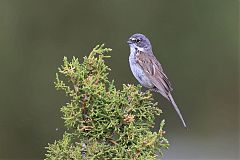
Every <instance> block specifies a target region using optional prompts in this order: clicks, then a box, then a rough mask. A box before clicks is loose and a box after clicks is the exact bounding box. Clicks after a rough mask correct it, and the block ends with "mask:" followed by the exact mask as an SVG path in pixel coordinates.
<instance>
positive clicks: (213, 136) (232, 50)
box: [0, 0, 239, 160]
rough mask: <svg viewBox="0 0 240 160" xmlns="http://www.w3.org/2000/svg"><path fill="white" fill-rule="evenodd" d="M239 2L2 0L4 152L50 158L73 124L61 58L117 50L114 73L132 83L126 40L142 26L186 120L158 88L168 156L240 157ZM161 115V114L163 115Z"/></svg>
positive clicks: (0, 130)
mask: <svg viewBox="0 0 240 160" xmlns="http://www.w3.org/2000/svg"><path fill="white" fill-rule="evenodd" d="M238 7H239V3H238V1H237V0H181V1H180V0H151V1H147V0H146V1H140V0H132V1H128V0H121V1H119V0H111V1H110V0H109V1H107V0H98V1H80V0H78V1H77V0H61V1H56V0H55V1H47V0H42V1H36V0H0V73H1V78H0V87H1V90H0V97H1V100H0V159H43V157H44V154H45V153H46V150H45V149H44V147H45V146H47V143H52V142H54V140H55V139H56V140H58V139H60V138H61V136H62V133H63V132H64V130H65V128H64V126H63V120H62V119H61V113H60V107H61V106H62V105H63V104H65V103H66V101H67V100H66V98H65V96H64V93H62V92H57V91H55V88H54V85H53V82H54V80H55V73H56V72H57V67H58V66H59V65H61V63H62V59H63V56H67V57H69V58H71V57H72V56H77V57H79V58H82V57H83V56H85V55H87V54H88V53H89V52H90V50H91V49H92V48H93V47H94V46H95V45H96V44H100V43H105V44H106V46H107V47H111V48H112V49H113V51H112V52H111V56H112V58H111V59H110V60H108V61H107V64H108V65H109V66H110V67H111V68H112V72H111V74H110V79H115V82H116V84H117V87H118V89H121V84H122V83H125V84H127V83H134V84H137V81H136V80H135V78H134V77H133V75H132V73H131V71H130V69H129V65H128V56H129V47H128V45H127V44H126V41H127V39H128V38H129V37H130V35H131V34H133V33H143V34H145V35H147V36H148V37H149V39H150V40H151V42H152V45H153V50H154V53H155V55H156V57H157V58H158V59H159V60H160V62H161V63H162V65H163V67H164V70H165V72H166V74H167V75H168V77H169V79H170V80H171V82H172V84H173V87H174V92H173V96H174V97H175V100H176V102H177V104H178V106H179V107H180V109H181V111H182V113H183V116H184V118H185V120H186V122H187V124H188V130H186V129H184V128H183V127H182V124H181V122H180V120H179V118H178V116H177V114H176V113H175V111H174V110H173V108H172V106H171V104H170V103H168V102H167V101H166V100H165V99H164V98H162V97H161V96H160V95H158V94H154V97H155V99H156V100H157V101H159V103H160V105H161V106H162V109H163V112H164V114H163V116H162V117H161V118H165V119H166V123H167V124H166V127H165V129H166V131H167V134H166V136H167V138H168V140H169V142H170V144H171V146H170V149H169V150H166V151H165V152H164V153H165V154H164V155H165V156H164V160H174V159H176V160H177V159H199V160H200V159H203V160H207V159H209V160H210V159H228V160H231V159H232V160H233V159H238V158H239V144H238V143H239V122H238V115H239V112H238V111H239V108H238V98H239V93H238V89H239V83H238V81H239V79H238V75H239V73H238V67H239V66H238V46H239V43H238V41H237V40H238V36H239V28H238V27H239V26H238V20H239V17H238ZM158 121H159V120H158Z"/></svg>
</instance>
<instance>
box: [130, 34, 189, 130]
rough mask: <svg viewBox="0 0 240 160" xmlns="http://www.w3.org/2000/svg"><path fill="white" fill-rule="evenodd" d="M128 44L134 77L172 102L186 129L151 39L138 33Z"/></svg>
mask: <svg viewBox="0 0 240 160" xmlns="http://www.w3.org/2000/svg"><path fill="white" fill-rule="evenodd" d="M127 43H128V45H129V47H130V55H129V64H130V68H131V71H132V73H133V75H134V77H135V78H136V79H137V80H138V82H139V83H140V84H141V85H142V86H144V87H146V88H148V89H149V90H151V91H154V92H158V93H160V94H161V95H162V96H163V97H165V98H166V99H167V100H168V101H170V102H171V103H172V105H173V107H174V109H175V110H176V112H177V114H178V116H179V117H180V119H181V121H182V124H183V126H184V127H185V128H186V127H187V125H186V123H185V121H184V119H183V116H182V114H181V112H180V110H179V108H178V106H177V104H176V103H175V101H174V99H173V96H172V94H171V91H172V90H173V88H172V86H171V83H170V81H169V79H168V77H167V76H166V74H165V73H164V71H163V68H162V66H161V64H160V63H159V61H158V60H157V58H156V57H155V56H154V54H153V51H152V45H151V43H150V41H149V39H148V38H147V37H146V36H145V35H143V34H140V33H136V34H133V35H132V36H131V37H130V38H129V39H128V41H127Z"/></svg>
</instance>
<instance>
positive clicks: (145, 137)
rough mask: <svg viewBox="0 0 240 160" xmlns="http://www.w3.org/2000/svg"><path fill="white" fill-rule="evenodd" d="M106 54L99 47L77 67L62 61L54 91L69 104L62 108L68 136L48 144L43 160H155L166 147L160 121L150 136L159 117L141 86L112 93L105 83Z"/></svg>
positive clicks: (75, 62) (75, 63)
mask: <svg viewBox="0 0 240 160" xmlns="http://www.w3.org/2000/svg"><path fill="white" fill-rule="evenodd" d="M109 51H111V49H110V48H104V45H101V46H99V45H98V46H96V47H95V48H94V49H93V50H92V52H91V53H90V54H89V56H88V57H84V58H83V62H82V63H80V62H79V60H78V58H75V57H73V58H72V60H68V59H67V58H66V57H64V59H63V65H62V66H61V67H60V68H59V72H58V73H57V74H56V81H55V87H56V89H57V90H63V91H64V92H65V93H66V95H67V96H68V97H69V99H70V101H69V102H68V103H67V104H66V105H64V106H63V107H62V108H61V112H62V113H63V117H62V118H63V120H64V123H65V126H66V128H67V130H66V132H65V133H64V134H63V138H62V139H61V140H58V141H55V142H54V143H53V144H48V147H46V149H47V153H46V157H45V160H69V159H71V160H81V159H84V160H88V159H91V160H95V159H116V160H117V159H119V160H120V159H127V160H129V159H132V160H136V159H140V160H146V159H148V160H154V159H158V158H159V155H161V154H162V149H163V148H167V147H168V146H169V144H168V141H167V139H165V138H164V133H165V132H164V131H163V126H164V121H162V122H161V124H160V129H159V131H158V132H152V131H151V128H152V127H153V126H154V121H155V116H156V115H160V113H161V110H160V109H159V108H157V104H156V103H154V102H153V98H152V94H151V93H150V92H149V91H147V92H140V89H141V86H140V85H138V86H134V85H123V89H122V90H117V89H116V87H115V85H114V81H109V80H108V74H109V71H110V68H109V67H108V66H107V65H106V64H105V61H104V59H106V58H109V57H110V56H107V55H106V53H107V52H109ZM159 153H160V154H159Z"/></svg>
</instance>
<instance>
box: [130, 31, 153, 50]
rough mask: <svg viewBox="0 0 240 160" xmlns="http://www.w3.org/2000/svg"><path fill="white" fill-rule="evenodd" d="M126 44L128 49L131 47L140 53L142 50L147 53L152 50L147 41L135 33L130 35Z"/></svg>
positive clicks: (141, 35)
mask: <svg viewBox="0 0 240 160" xmlns="http://www.w3.org/2000/svg"><path fill="white" fill-rule="evenodd" d="M127 42H128V44H129V46H130V48H131V47H133V48H137V49H139V50H140V51H144V50H145V51H147V50H151V49H152V46H151V43H150V41H149V39H148V38H147V37H146V36H144V35H143V34H140V33H136V34H134V35H132V36H131V37H130V38H129V40H128V41H127Z"/></svg>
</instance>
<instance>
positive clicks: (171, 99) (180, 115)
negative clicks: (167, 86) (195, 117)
mask: <svg viewBox="0 0 240 160" xmlns="http://www.w3.org/2000/svg"><path fill="white" fill-rule="evenodd" d="M168 97H169V100H170V101H171V102H172V105H173V107H174V109H175V110H176V112H177V114H178V116H179V117H180V119H181V121H182V123H183V126H184V127H185V128H187V125H186V123H185V121H184V119H183V117H182V114H181V112H180V110H179V108H178V106H177V104H176V103H175V101H174V99H173V97H172V95H171V94H169V95H168Z"/></svg>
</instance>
